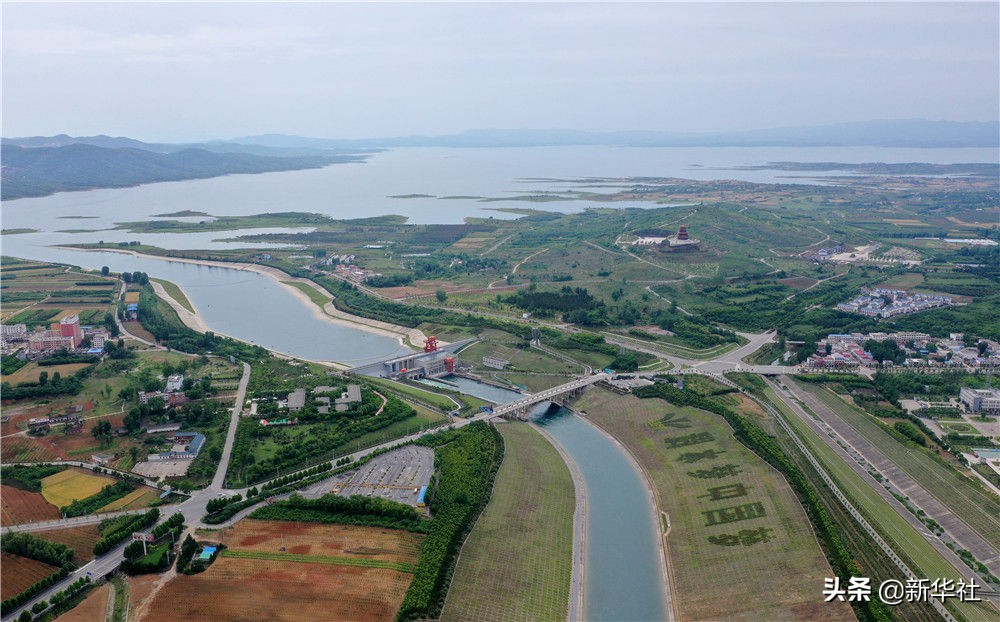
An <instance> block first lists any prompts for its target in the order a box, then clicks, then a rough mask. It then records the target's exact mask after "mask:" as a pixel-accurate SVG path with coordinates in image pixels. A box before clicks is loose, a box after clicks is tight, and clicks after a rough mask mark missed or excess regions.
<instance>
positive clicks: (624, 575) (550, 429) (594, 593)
mask: <svg viewBox="0 0 1000 622" xmlns="http://www.w3.org/2000/svg"><path fill="white" fill-rule="evenodd" d="M447 380H448V382H449V383H453V384H457V385H458V386H459V388H460V390H461V391H462V392H463V393H468V394H469V395H474V396H476V397H480V398H482V399H485V400H489V401H491V402H494V403H505V402H510V401H513V400H515V399H517V398H518V397H520V394H518V393H516V392H514V391H508V390H506V389H501V388H499V387H494V386H491V385H487V384H483V383H480V382H476V381H474V380H470V379H468V378H461V377H457V376H452V377H449V378H448V379H447ZM532 417H533V419H534V420H535V422H536V423H537V424H538V425H539V426H541V427H543V428H544V429H545V431H546V432H547V433H548V434H549V436H551V437H552V438H554V439H555V440H556V442H558V443H559V444H560V445H562V447H563V449H565V450H566V452H567V453H568V454H569V455H570V456H572V458H573V460H574V461H575V462H576V464H577V466H578V467H579V469H580V472H581V474H582V475H583V480H584V485H585V486H586V488H587V498H588V503H587V552H586V556H587V560H586V569H587V570H586V586H585V590H584V600H585V603H584V610H585V611H584V614H585V617H586V619H587V620H665V619H667V615H666V612H665V609H664V608H665V595H664V585H663V576H664V574H663V572H664V571H663V569H662V567H661V564H662V561H661V558H660V552H659V551H660V549H659V542H660V540H659V533H660V532H659V528H658V526H657V524H656V520H657V519H656V509H655V506H654V505H653V501H652V499H650V496H649V492H648V490H647V488H646V484H645V482H644V481H643V479H642V476H641V475H640V474H639V472H638V471H637V470H636V468H635V466H634V464H633V463H632V461H631V460H630V459H629V457H628V456H627V455H626V454H625V452H624V450H623V449H622V448H621V447H620V446H619V445H618V444H616V443H615V442H614V441H612V440H611V439H610V438H609V437H608V436H607V435H605V434H604V433H602V432H601V431H600V430H598V429H597V428H596V427H595V426H593V425H591V424H590V423H587V421H586V420H584V419H583V418H582V417H579V416H576V415H574V414H573V413H572V412H570V411H568V410H566V409H565V408H560V407H555V406H552V407H550V405H549V404H543V405H540V406H539V407H538V408H536V410H535V412H534V413H532Z"/></svg>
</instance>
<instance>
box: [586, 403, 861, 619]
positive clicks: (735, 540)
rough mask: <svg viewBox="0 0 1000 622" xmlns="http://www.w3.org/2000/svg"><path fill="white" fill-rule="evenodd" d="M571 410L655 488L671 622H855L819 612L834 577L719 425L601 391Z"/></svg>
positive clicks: (785, 505) (707, 417)
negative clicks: (675, 620) (621, 450)
mask: <svg viewBox="0 0 1000 622" xmlns="http://www.w3.org/2000/svg"><path fill="white" fill-rule="evenodd" d="M576 405H577V407H579V408H580V409H582V410H584V411H586V412H587V414H588V417H589V419H590V420H591V421H592V422H594V423H595V424H597V425H599V426H600V427H602V428H604V429H605V430H607V431H608V432H609V433H610V434H611V435H612V436H614V437H615V438H617V439H618V440H619V441H621V442H622V444H624V445H625V446H626V447H627V448H628V449H629V451H630V452H631V453H632V455H633V456H635V458H636V460H637V461H638V462H639V464H640V465H641V466H642V467H643V469H644V470H645V471H646V473H647V475H648V477H649V478H650V480H651V483H652V484H653V488H654V490H655V492H656V494H657V497H658V507H659V508H660V510H662V511H664V512H665V513H666V514H665V516H664V521H665V522H667V521H668V522H669V536H668V542H667V553H668V555H669V558H670V573H671V578H672V589H673V592H672V595H673V601H674V604H675V607H676V610H677V612H678V615H679V619H682V620H710V619H711V620H718V619H725V620H752V621H758V620H790V619H808V620H853V619H854V614H853V612H852V611H851V608H850V607H849V606H848V605H847V604H846V603H837V604H832V603H824V602H823V598H822V596H821V594H820V591H821V589H822V585H823V579H824V577H829V576H832V574H831V573H832V570H831V569H830V565H829V563H828V562H827V560H826V557H825V556H824V555H823V553H822V551H821V550H820V547H819V544H818V542H817V541H816V538H815V535H814V534H813V531H812V529H811V527H810V523H809V520H808V518H807V517H806V515H805V512H804V511H803V510H802V507H801V506H800V505H799V503H798V500H797V499H796V497H795V495H794V493H793V492H792V490H791V489H790V488H789V486H788V484H787V483H786V482H785V480H784V479H783V478H782V477H781V476H780V475H779V474H778V473H777V472H776V471H774V469H772V468H771V467H770V466H769V465H767V464H766V463H765V462H764V461H763V460H761V459H760V458H759V457H758V456H757V455H756V454H754V453H752V452H751V451H750V450H749V449H747V448H746V447H744V446H743V445H742V444H740V443H739V442H737V441H736V439H735V438H733V432H732V429H731V428H730V427H729V426H728V425H727V424H726V423H725V421H724V420H723V419H722V418H721V417H719V416H717V415H715V414H712V413H709V412H706V411H703V410H699V409H696V408H689V407H685V408H678V407H676V406H673V405H672V404H669V403H668V402H666V401H663V400H660V399H639V398H637V397H634V396H632V395H617V394H615V393H612V392H610V391H606V390H604V389H592V390H591V391H589V392H588V393H586V394H584V396H583V398H581V399H580V400H579V401H578V402H577V403H576ZM667 517H669V518H667Z"/></svg>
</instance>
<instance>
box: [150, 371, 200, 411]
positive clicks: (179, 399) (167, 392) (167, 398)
mask: <svg viewBox="0 0 1000 622" xmlns="http://www.w3.org/2000/svg"><path fill="white" fill-rule="evenodd" d="M183 391H184V376H182V375H180V374H178V375H176V376H169V377H168V378H167V383H166V386H164V387H163V390H162V391H139V403H140V404H148V403H149V400H151V399H154V398H157V397H159V398H162V399H163V403H164V404H166V405H167V406H180V405H182V404H186V403H187V402H188V398H187V396H186V395H184V392H183Z"/></svg>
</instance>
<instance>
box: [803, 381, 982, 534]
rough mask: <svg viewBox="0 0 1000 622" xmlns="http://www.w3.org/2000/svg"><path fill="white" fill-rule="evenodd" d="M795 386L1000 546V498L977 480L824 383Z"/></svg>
mask: <svg viewBox="0 0 1000 622" xmlns="http://www.w3.org/2000/svg"><path fill="white" fill-rule="evenodd" d="M796 386H797V387H799V388H800V389H801V390H804V391H807V392H809V393H812V394H813V395H815V396H816V397H818V398H819V399H820V400H822V401H823V403H824V404H826V405H827V406H829V407H830V409H832V410H833V412H835V413H836V414H837V415H838V416H840V417H841V418H842V419H843V420H844V421H846V422H847V423H848V424H849V425H850V426H851V427H853V428H854V429H855V430H857V431H858V432H860V433H861V434H864V435H865V438H867V439H868V440H869V441H870V442H871V443H872V444H873V445H875V446H876V447H877V448H878V449H879V450H880V451H882V453H884V454H885V455H886V456H888V457H889V459H890V460H892V461H893V462H894V463H896V465H897V466H899V468H901V469H903V470H904V471H906V473H907V474H909V475H910V477H912V478H913V479H915V480H916V481H917V482H918V483H919V484H920V485H921V486H923V487H924V488H926V489H927V492H929V493H930V494H932V495H933V496H934V497H935V498H936V499H937V500H938V501H940V502H941V503H942V504H944V505H945V506H946V507H948V509H950V510H951V511H952V512H954V513H955V514H956V515H958V516H960V517H962V520H964V521H965V522H966V523H967V524H968V525H969V526H970V527H972V528H973V529H974V530H975V531H976V532H977V533H978V534H979V535H980V536H982V537H983V539H985V540H986V541H987V542H989V543H990V544H992V545H993V546H994V547H998V548H1000V501H998V500H997V499H996V498H995V497H992V496H990V494H989V493H987V492H985V491H984V490H983V488H982V486H981V484H979V482H978V481H974V480H971V479H969V478H967V477H965V476H964V475H962V474H961V473H959V472H958V471H956V470H955V469H954V468H952V467H949V466H947V465H944V464H941V463H940V462H938V461H936V460H935V459H934V458H932V457H931V456H930V455H929V454H928V453H926V452H924V451H921V450H919V449H915V448H910V447H907V446H905V445H903V444H902V443H900V442H899V441H897V440H896V439H895V438H893V437H892V436H891V435H890V434H889V433H888V432H887V431H886V430H885V429H884V428H883V427H882V425H881V424H879V423H878V422H877V421H875V420H874V419H873V418H872V417H871V416H870V415H868V414H866V413H864V412H861V411H860V410H858V409H857V408H855V407H853V406H851V405H849V404H847V403H846V402H844V401H843V400H842V399H840V398H839V397H837V395H835V394H834V393H831V392H830V391H827V390H826V389H824V388H823V387H820V386H816V385H811V384H808V383H801V382H800V383H796Z"/></svg>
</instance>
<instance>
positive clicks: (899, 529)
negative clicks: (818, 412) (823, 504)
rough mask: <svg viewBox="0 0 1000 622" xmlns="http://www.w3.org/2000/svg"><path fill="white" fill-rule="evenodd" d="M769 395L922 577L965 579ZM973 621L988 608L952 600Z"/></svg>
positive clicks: (856, 503) (849, 495)
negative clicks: (984, 608)
mask: <svg viewBox="0 0 1000 622" xmlns="http://www.w3.org/2000/svg"><path fill="white" fill-rule="evenodd" d="M765 393H766V395H767V396H768V398H769V400H770V401H771V403H772V404H774V405H776V406H777V407H778V409H779V410H780V411H781V412H782V413H783V414H784V416H785V420H786V421H788V422H789V423H790V424H791V426H792V429H794V430H795V433H796V434H797V435H798V436H799V438H800V439H802V442H803V443H805V444H806V446H807V447H808V448H809V450H810V453H812V455H813V456H815V457H816V459H817V460H819V462H820V464H822V465H823V467H824V468H825V469H826V471H827V473H828V474H829V475H830V477H832V478H833V480H834V481H835V482H836V483H837V486H838V487H839V488H840V490H841V491H842V492H843V493H844V494H845V495H846V496H847V498H848V499H850V501H851V503H852V504H854V507H856V508H857V509H858V511H860V512H861V513H862V514H864V516H865V518H867V519H868V521H869V522H870V523H871V524H872V526H873V527H875V529H876V530H878V532H879V534H880V535H881V536H882V537H883V538H884V539H885V540H886V542H887V543H888V544H889V546H891V547H892V549H893V550H894V551H895V552H896V553H897V554H898V555H899V556H900V557H901V558H902V559H903V560H904V561H906V562H907V564H908V565H910V568H911V569H912V570H913V571H914V572H916V573H917V574H918V575H920V576H922V577H931V578H935V577H941V578H949V579H953V580H958V579H961V575H960V574H959V573H958V571H957V570H956V569H955V568H954V567H953V566H952V565H951V564H950V563H948V561H947V560H945V558H944V557H942V556H941V554H940V553H938V552H937V551H936V550H935V549H934V547H932V546H931V545H930V543H928V542H927V540H925V539H924V538H923V536H921V535H920V534H919V533H918V532H917V530H916V529H914V528H913V526H912V525H910V523H908V522H906V520H904V519H903V517H902V516H900V515H899V514H898V513H897V512H896V511H895V510H894V509H893V508H892V506H890V505H889V503H888V502H887V501H886V500H885V499H883V498H882V497H881V496H879V494H878V493H877V492H875V490H873V489H872V487H871V486H870V485H869V484H868V483H867V482H865V480H864V479H862V478H861V476H860V475H858V474H857V472H855V471H854V469H852V468H851V467H850V465H848V464H847V463H845V462H844V461H843V460H841V459H840V457H839V456H837V454H836V452H834V451H833V449H832V448H831V447H830V446H829V445H827V444H826V443H825V442H823V440H821V439H820V438H819V437H818V436H817V435H816V434H815V433H814V432H813V431H812V430H811V429H810V428H809V427H808V426H806V424H805V423H803V422H802V421H801V420H800V419H799V418H798V417H797V416H796V415H795V414H794V413H792V412H790V411H789V410H788V407H787V406H786V405H785V404H784V402H782V401H781V400H780V399H778V397H777V396H775V395H774V392H773V391H772V390H771V389H770V388H768V389H766V390H765ZM950 602H951V603H952V604H954V605H955V606H957V608H958V610H959V611H960V612H961V614H962V615H964V616H965V617H966V618H968V619H970V620H988V619H990V618H989V617H984V614H986V613H988V611H984V610H983V609H982V608H980V607H977V606H975V605H973V604H972V603H959V602H958V601H956V600H952V601H950Z"/></svg>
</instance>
